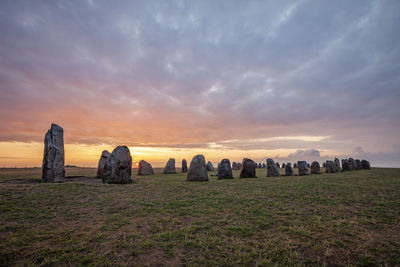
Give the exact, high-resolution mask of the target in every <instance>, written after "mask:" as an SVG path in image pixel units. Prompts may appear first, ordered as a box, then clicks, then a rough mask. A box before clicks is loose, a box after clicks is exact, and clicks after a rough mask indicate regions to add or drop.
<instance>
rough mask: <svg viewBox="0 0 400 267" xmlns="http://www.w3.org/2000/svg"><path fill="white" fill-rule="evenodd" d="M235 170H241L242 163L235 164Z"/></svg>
mask: <svg viewBox="0 0 400 267" xmlns="http://www.w3.org/2000/svg"><path fill="white" fill-rule="evenodd" d="M237 168H238V170H240V169H241V168H242V163H240V162H238V163H237Z"/></svg>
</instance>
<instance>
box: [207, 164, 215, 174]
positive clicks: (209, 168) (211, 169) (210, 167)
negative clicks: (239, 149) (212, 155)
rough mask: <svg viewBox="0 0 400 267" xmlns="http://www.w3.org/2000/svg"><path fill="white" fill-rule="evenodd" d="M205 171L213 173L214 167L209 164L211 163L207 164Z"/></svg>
mask: <svg viewBox="0 0 400 267" xmlns="http://www.w3.org/2000/svg"><path fill="white" fill-rule="evenodd" d="M207 171H209V172H213V171H214V166H213V164H212V163H211V161H209V162H207Z"/></svg>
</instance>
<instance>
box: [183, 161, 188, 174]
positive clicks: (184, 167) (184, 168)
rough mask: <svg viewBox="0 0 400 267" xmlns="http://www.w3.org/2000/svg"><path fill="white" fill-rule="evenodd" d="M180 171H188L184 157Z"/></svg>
mask: <svg viewBox="0 0 400 267" xmlns="http://www.w3.org/2000/svg"><path fill="white" fill-rule="evenodd" d="M182 172H188V168H187V161H186V159H183V160H182Z"/></svg>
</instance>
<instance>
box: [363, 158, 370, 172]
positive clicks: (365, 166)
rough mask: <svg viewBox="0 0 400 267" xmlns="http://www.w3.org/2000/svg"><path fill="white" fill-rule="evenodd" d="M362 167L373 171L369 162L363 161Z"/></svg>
mask: <svg viewBox="0 0 400 267" xmlns="http://www.w3.org/2000/svg"><path fill="white" fill-rule="evenodd" d="M361 167H362V169H363V170H370V169H371V165H370V164H369V161H368V160H365V159H363V160H361Z"/></svg>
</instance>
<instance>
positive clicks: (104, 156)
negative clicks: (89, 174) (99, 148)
mask: <svg viewBox="0 0 400 267" xmlns="http://www.w3.org/2000/svg"><path fill="white" fill-rule="evenodd" d="M110 156H111V153H110V152H108V151H107V150H104V151H103V152H102V153H101V156H100V159H99V164H98V165H97V177H98V178H103V175H104V165H105V164H106V162H107V160H108V158H109V157H110Z"/></svg>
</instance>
